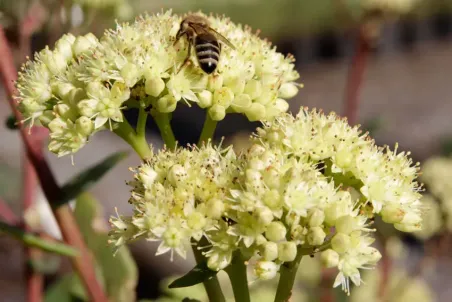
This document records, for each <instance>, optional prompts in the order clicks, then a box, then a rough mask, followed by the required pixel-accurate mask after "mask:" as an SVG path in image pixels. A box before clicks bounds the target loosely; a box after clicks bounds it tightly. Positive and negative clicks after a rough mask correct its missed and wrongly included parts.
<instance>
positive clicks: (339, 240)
mask: <svg viewBox="0 0 452 302" xmlns="http://www.w3.org/2000/svg"><path fill="white" fill-rule="evenodd" d="M331 246H332V248H333V249H334V250H335V251H336V252H338V253H341V254H342V253H345V252H346V251H347V250H348V249H349V248H350V246H351V241H350V236H348V235H345V234H342V233H337V234H336V235H334V237H333V239H331Z"/></svg>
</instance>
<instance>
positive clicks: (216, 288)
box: [192, 237, 226, 302]
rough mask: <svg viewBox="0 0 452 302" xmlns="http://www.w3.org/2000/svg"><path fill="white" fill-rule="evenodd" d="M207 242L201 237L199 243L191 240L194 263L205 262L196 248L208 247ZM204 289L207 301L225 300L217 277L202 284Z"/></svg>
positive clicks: (222, 301) (218, 301)
mask: <svg viewBox="0 0 452 302" xmlns="http://www.w3.org/2000/svg"><path fill="white" fill-rule="evenodd" d="M208 244H209V242H208V241H207V239H206V238H205V237H202V238H201V240H200V241H199V242H195V241H194V240H192V249H193V254H194V255H195V259H196V263H201V262H203V261H206V257H204V255H203V254H202V252H201V251H200V250H199V249H198V248H202V247H204V246H206V245H208ZM203 284H204V288H205V289H206V292H207V296H208V297H209V301H211V302H225V301H226V299H225V297H224V295H223V291H222V290H221V286H220V282H219V281H218V278H217V276H214V277H212V278H210V279H208V280H206V281H204V282H203Z"/></svg>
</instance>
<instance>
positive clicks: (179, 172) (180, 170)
mask: <svg viewBox="0 0 452 302" xmlns="http://www.w3.org/2000/svg"><path fill="white" fill-rule="evenodd" d="M186 177H187V171H186V170H185V168H184V167H182V166H181V165H179V164H176V165H174V166H172V167H171V169H170V170H169V172H168V181H169V182H170V183H171V184H172V185H173V186H175V187H176V186H177V185H178V184H180V183H181V182H183V181H184V179H185V178H186Z"/></svg>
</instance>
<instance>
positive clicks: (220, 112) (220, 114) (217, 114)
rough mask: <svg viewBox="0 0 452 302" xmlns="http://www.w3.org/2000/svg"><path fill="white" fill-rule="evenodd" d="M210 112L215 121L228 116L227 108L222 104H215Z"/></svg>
mask: <svg viewBox="0 0 452 302" xmlns="http://www.w3.org/2000/svg"><path fill="white" fill-rule="evenodd" d="M208 112H209V116H210V118H211V119H213V120H214V121H221V120H223V119H224V117H225V116H226V109H225V108H224V107H223V106H221V105H213V106H212V107H210V108H209V111H208Z"/></svg>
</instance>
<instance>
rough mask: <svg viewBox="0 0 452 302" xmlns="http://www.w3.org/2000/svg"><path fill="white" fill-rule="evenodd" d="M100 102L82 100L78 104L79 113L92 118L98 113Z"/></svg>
mask: <svg viewBox="0 0 452 302" xmlns="http://www.w3.org/2000/svg"><path fill="white" fill-rule="evenodd" d="M97 105H98V101H97V100H94V99H86V100H82V101H80V102H79V103H78V104H77V108H78V111H79V112H80V114H81V115H83V116H86V117H89V118H91V117H92V116H94V115H95V114H96V113H97V111H96V108H97Z"/></svg>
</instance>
